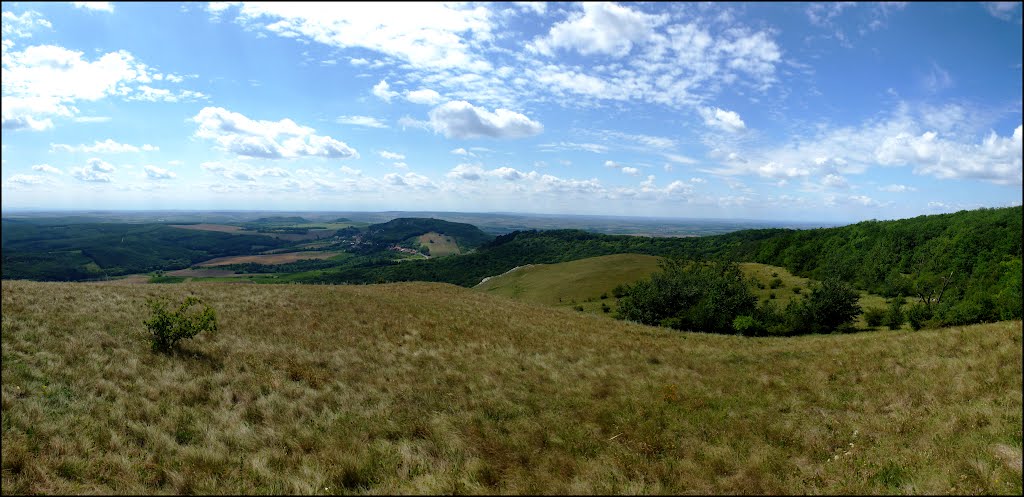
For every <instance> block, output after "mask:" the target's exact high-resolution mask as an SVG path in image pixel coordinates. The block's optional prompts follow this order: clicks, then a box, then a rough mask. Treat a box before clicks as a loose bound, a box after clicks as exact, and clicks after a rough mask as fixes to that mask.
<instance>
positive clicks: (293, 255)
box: [195, 251, 345, 267]
mask: <svg viewBox="0 0 1024 497" xmlns="http://www.w3.org/2000/svg"><path fill="white" fill-rule="evenodd" d="M343 253H345V252H315V251H314V252H285V253H277V254H261V255H234V256H229V257H218V258H216V259H210V260H208V261H203V262H200V263H199V264H196V265H195V267H216V266H227V265H229V264H245V263H247V262H254V263H256V264H268V265H273V264H285V263H288V262H295V261H301V260H306V259H330V258H331V257H334V256H336V255H338V254H343Z"/></svg>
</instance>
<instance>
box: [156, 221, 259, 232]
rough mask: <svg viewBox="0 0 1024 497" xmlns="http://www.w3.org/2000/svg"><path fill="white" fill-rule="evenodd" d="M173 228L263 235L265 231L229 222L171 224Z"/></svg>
mask: <svg viewBox="0 0 1024 497" xmlns="http://www.w3.org/2000/svg"><path fill="white" fill-rule="evenodd" d="M169 226H170V227H172V228H181V229H183V230H199V231H217V232H220V233H232V234H235V235H263V234H265V233H256V232H255V231H246V230H243V229H242V228H241V227H240V226H231V225H227V224H206V223H203V224H171V225H169Z"/></svg>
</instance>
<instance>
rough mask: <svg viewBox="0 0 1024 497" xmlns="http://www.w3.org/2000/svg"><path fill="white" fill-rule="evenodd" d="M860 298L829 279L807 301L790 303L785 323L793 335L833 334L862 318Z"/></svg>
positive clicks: (852, 291) (853, 291) (842, 285)
mask: <svg viewBox="0 0 1024 497" xmlns="http://www.w3.org/2000/svg"><path fill="white" fill-rule="evenodd" d="M859 300H860V295H858V294H857V292H856V291H855V290H854V289H853V287H851V286H850V285H849V284H847V283H844V282H842V281H840V280H839V279H838V278H826V279H825V280H824V281H822V282H821V284H820V285H817V286H815V287H814V288H812V289H811V293H810V294H809V295H808V296H807V298H806V299H804V300H791V301H790V302H789V305H787V306H786V311H785V319H786V324H787V326H788V327H789V333H790V334H804V333H831V332H833V331H836V330H839V329H840V328H842V327H845V326H849V325H850V324H851V323H852V322H853V320H854V318H856V317H857V315H858V314H860V304H859V303H858V301H859Z"/></svg>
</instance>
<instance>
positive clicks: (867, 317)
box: [864, 307, 885, 327]
mask: <svg viewBox="0 0 1024 497" xmlns="http://www.w3.org/2000/svg"><path fill="white" fill-rule="evenodd" d="M884 320H885V309H882V308H881V307H872V308H870V309H864V322H865V323H867V325H868V326H871V327H875V326H881V324H882V321H884Z"/></svg>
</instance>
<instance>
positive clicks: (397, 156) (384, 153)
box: [377, 150, 405, 160]
mask: <svg viewBox="0 0 1024 497" xmlns="http://www.w3.org/2000/svg"><path fill="white" fill-rule="evenodd" d="M377 153H378V154H379V155H380V156H381V157H383V158H385V159H387V160H405V155H403V154H400V153H397V152H388V151H387V150H381V151H379V152H377Z"/></svg>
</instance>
